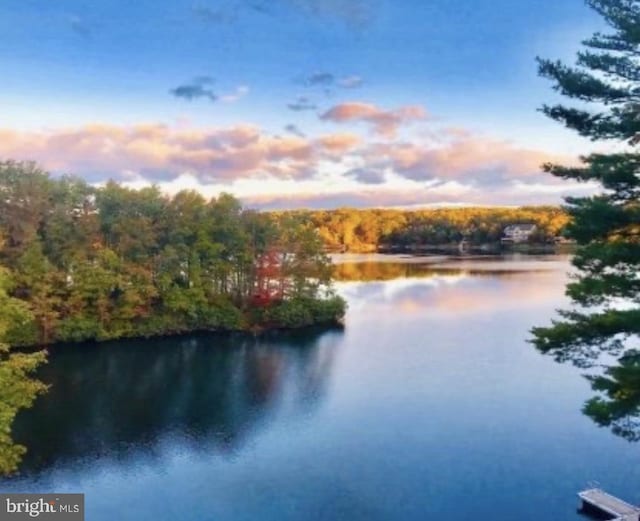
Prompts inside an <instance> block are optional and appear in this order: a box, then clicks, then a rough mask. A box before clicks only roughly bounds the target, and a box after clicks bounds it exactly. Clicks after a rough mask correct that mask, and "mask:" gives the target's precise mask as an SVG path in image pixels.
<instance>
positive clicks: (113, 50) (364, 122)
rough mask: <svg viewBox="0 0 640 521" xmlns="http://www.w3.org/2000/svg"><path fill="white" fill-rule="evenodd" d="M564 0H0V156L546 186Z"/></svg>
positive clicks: (320, 186)
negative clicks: (550, 69) (551, 66)
mask: <svg viewBox="0 0 640 521" xmlns="http://www.w3.org/2000/svg"><path fill="white" fill-rule="evenodd" d="M598 24H599V22H598V20H597V19H596V17H595V15H594V14H593V13H592V12H591V11H590V10H589V9H588V8H587V7H586V6H585V5H584V3H583V2H582V1H581V0H553V1H551V0H517V1H514V0H458V1H455V0H188V1H183V2H179V1H175V0H153V1H151V0H136V1H133V2H131V1H124V0H121V1H118V0H92V1H91V2H87V1H81V0H55V1H51V0H3V1H2V2H1V3H0V63H1V64H2V70H3V72H4V74H3V75H2V76H3V80H2V82H0V103H1V110H0V158H4V159H8V158H12V159H33V160H36V161H38V162H39V163H40V164H41V165H42V166H43V167H44V168H46V169H48V170H50V171H51V172H53V173H55V174H60V173H72V174H76V175H78V176H81V177H83V178H85V179H87V180H88V181H90V182H92V183H103V182H105V181H106V180H107V179H110V178H111V179H115V180H118V181H121V182H124V183H126V184H127V185H128V186H132V187H140V186H146V185H149V184H152V183H156V184H158V186H160V187H161V188H162V189H163V190H164V191H166V192H168V193H175V192H176V191H178V190H180V189H183V188H193V189H197V190H199V191H201V192H202V193H204V194H205V195H207V196H214V195H216V194H218V193H219V192H220V191H226V192H231V193H233V194H235V195H237V196H239V197H240V198H241V199H242V200H243V201H244V202H245V203H246V204H248V205H249V206H252V207H256V208H300V207H313V208H334V207H339V206H357V207H370V206H386V207H389V206H393V207H396V206H397V207H415V206H426V205H434V204H439V205H454V204H456V205H457V204H474V205H479V204H481V205H520V204H539V203H558V202H560V201H561V198H562V196H563V195H567V194H580V193H584V191H585V190H589V189H590V188H589V187H584V186H576V185H572V184H570V183H568V182H565V181H557V180H555V179H553V178H552V177H551V176H549V175H548V174H544V173H541V172H540V168H539V166H540V164H541V163H543V162H544V161H547V160H559V161H572V160H573V158H575V157H576V155H578V154H580V153H584V152H587V151H588V150H590V148H592V146H593V145H592V144H590V143H589V142H587V141H585V140H582V139H579V138H577V137H575V136H573V135H572V134H571V133H570V132H569V131H566V130H564V129H562V128H561V127H560V126H559V125H557V124H556V123H554V122H552V121H549V120H547V119H546V118H545V117H544V116H543V115H542V114H540V113H539V112H537V111H536V109H537V108H538V107H539V106H540V105H541V104H542V103H545V102H546V103H549V102H553V101H556V100H557V96H556V94H554V92H553V91H552V90H551V88H550V85H549V84H548V83H547V82H546V81H544V80H542V79H540V78H538V77H537V72H536V63H535V57H536V56H537V55H540V56H544V57H552V58H556V57H557V58H561V59H565V60H570V59H572V57H573V55H574V54H575V52H576V50H577V49H578V45H579V42H580V40H581V39H584V38H585V37H587V36H589V35H590V34H591V33H592V32H593V31H594V30H597V29H600V27H599V26H598Z"/></svg>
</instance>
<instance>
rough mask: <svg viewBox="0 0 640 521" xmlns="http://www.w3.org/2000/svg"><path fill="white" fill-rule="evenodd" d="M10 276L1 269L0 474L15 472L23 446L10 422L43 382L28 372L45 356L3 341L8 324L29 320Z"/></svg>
mask: <svg viewBox="0 0 640 521" xmlns="http://www.w3.org/2000/svg"><path fill="white" fill-rule="evenodd" d="M10 282H11V281H10V278H9V274H8V272H7V271H6V270H2V269H0V474H9V473H11V472H14V471H15V470H16V469H17V467H18V464H19V463H20V461H21V458H22V455H23V454H24V453H25V451H26V448H25V447H23V446H21V445H17V444H15V443H14V442H13V439H12V438H11V426H12V424H13V421H14V419H15V416H16V414H17V413H18V411H19V410H20V409H24V408H27V407H30V406H31V404H32V403H33V401H34V400H35V398H36V397H37V396H38V395H39V394H41V393H43V392H44V391H45V390H46V386H45V385H44V384H43V383H41V382H39V381H38V380H34V379H33V378H32V377H31V375H32V374H33V372H34V371H35V370H36V369H37V368H38V366H39V365H40V364H42V363H43V362H44V361H45V359H46V356H45V353H44V351H40V352H37V353H13V352H11V350H10V348H9V346H8V345H6V344H5V343H3V341H4V338H5V334H6V332H7V330H8V328H9V327H10V326H15V325H16V324H24V323H26V322H28V321H29V318H30V317H29V311H28V308H27V306H26V305H25V304H24V303H23V302H21V301H20V300H18V299H14V298H11V297H9V294H8V291H9V289H10Z"/></svg>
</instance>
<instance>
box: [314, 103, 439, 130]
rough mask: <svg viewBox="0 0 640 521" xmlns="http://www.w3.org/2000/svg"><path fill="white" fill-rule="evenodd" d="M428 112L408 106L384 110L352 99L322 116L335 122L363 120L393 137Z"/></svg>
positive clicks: (423, 117)
mask: <svg viewBox="0 0 640 521" xmlns="http://www.w3.org/2000/svg"><path fill="white" fill-rule="evenodd" d="M426 117H427V113H426V111H425V110H424V108H423V107H420V106H413V105H412V106H407V107H400V108H398V109H394V110H384V109H381V108H380V107H378V106H377V105H373V104H371V103H362V102H360V101H351V102H347V103H341V104H339V105H335V106H334V107H332V108H330V109H329V110H328V111H327V112H325V113H324V114H322V116H320V118H321V119H323V120H325V121H332V122H334V123H348V122H362V123H367V124H369V125H371V127H372V129H373V130H374V132H376V133H377V134H379V135H381V136H384V137H388V138H392V137H394V136H395V135H396V132H397V131H398V128H399V127H400V126H402V125H405V124H408V123H411V122H414V121H419V120H422V119H425V118H426Z"/></svg>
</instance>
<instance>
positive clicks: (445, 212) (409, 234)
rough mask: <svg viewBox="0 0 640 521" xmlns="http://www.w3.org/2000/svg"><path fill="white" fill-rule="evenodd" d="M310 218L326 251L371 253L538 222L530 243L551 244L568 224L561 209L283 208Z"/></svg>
mask: <svg viewBox="0 0 640 521" xmlns="http://www.w3.org/2000/svg"><path fill="white" fill-rule="evenodd" d="M280 214H281V215H289V216H291V215H295V216H300V217H304V218H307V219H309V220H310V221H311V222H312V223H313V225H314V227H316V228H317V229H318V233H319V234H320V237H321V238H322V240H323V242H324V244H325V246H326V247H327V249H330V250H334V251H351V252H369V251H378V250H380V249H390V248H420V247H429V246H443V245H453V244H459V243H460V242H461V241H462V240H465V241H467V242H468V243H469V244H472V245H489V244H496V243H500V239H501V238H502V236H503V233H504V229H505V227H507V226H509V225H511V224H535V225H536V230H535V232H534V233H533V234H532V236H531V239H530V241H531V242H532V243H535V244H548V243H553V242H554V239H555V238H556V237H558V236H559V235H561V233H562V231H563V229H564V228H565V226H566V225H567V223H568V222H569V217H568V214H567V213H566V211H565V210H564V209H562V208H560V207H553V206H535V207H522V208H481V207H480V208H476V207H472V208H438V209H427V210H412V211H410V210H392V209H362V210H359V209H352V208H345V209H338V210H318V211H307V210H298V211H291V212H281V213H280Z"/></svg>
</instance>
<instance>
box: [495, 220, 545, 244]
mask: <svg viewBox="0 0 640 521" xmlns="http://www.w3.org/2000/svg"><path fill="white" fill-rule="evenodd" d="M536 229H537V226H536V225H535V224H511V225H509V226H507V227H506V228H505V229H504V231H503V232H502V233H503V235H502V239H500V241H501V242H503V243H510V244H518V243H521V242H528V241H529V239H530V238H531V236H532V235H533V233H534V232H535V231H536Z"/></svg>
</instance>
